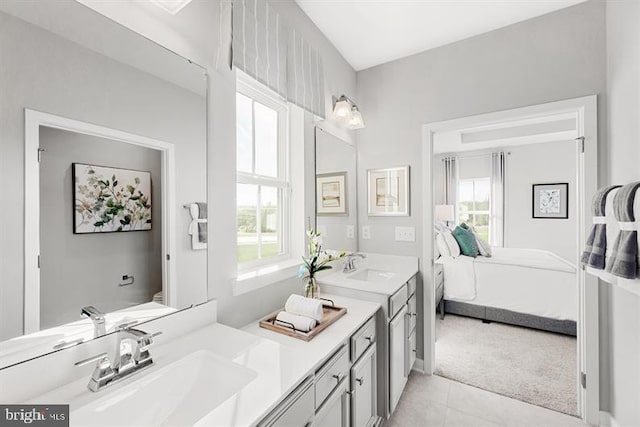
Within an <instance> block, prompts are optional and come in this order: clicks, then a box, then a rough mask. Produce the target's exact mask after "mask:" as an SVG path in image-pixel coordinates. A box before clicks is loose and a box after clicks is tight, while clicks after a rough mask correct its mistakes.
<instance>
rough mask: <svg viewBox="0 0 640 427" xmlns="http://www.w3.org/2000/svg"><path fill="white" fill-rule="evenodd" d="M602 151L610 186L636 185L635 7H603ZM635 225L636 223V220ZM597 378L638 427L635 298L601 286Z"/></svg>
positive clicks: (639, 67)
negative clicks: (604, 90)
mask: <svg viewBox="0 0 640 427" xmlns="http://www.w3.org/2000/svg"><path fill="white" fill-rule="evenodd" d="M606 16H607V149H608V158H607V159H605V161H606V165H607V166H608V180H607V181H606V182H607V183H610V184H627V183H629V182H633V181H640V120H639V117H640V26H639V25H638V23H639V22H640V2H638V1H608V2H607V10H606ZM636 220H638V218H636ZM600 296H601V299H602V304H601V310H602V311H601V314H602V316H601V319H602V320H603V321H602V322H601V329H600V332H601V336H602V347H601V348H602V351H601V357H602V358H603V360H604V361H605V362H608V363H607V364H606V366H605V367H604V369H603V372H602V375H601V378H602V379H603V386H608V387H607V389H608V390H607V391H608V392H609V393H610V395H609V396H608V404H609V406H608V409H609V411H610V412H611V414H612V415H613V417H614V418H615V419H616V421H617V422H618V424H619V425H621V426H640V332H639V331H640V296H638V294H632V293H631V292H629V291H626V290H624V289H620V288H618V287H611V286H610V285H607V284H601V292H600Z"/></svg>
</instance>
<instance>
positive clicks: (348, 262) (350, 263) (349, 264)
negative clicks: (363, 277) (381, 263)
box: [342, 252, 367, 273]
mask: <svg viewBox="0 0 640 427" xmlns="http://www.w3.org/2000/svg"><path fill="white" fill-rule="evenodd" d="M366 257H367V256H366V255H365V254H359V253H356V252H353V253H350V254H347V255H346V257H345V259H344V267H343V268H342V272H343V273H351V272H352V271H355V270H356V266H355V258H362V259H364V258H366Z"/></svg>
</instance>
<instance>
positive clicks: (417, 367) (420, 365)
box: [411, 359, 424, 374]
mask: <svg viewBox="0 0 640 427" xmlns="http://www.w3.org/2000/svg"><path fill="white" fill-rule="evenodd" d="M411 370H412V371H416V372H419V373H421V374H424V360H422V359H416V363H414V364H413V368H412V369H411Z"/></svg>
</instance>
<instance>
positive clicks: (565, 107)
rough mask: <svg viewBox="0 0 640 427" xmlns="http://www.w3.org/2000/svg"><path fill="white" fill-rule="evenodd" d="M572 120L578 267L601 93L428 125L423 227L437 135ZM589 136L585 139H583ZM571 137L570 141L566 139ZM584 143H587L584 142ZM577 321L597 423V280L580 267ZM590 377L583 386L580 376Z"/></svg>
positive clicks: (588, 407)
mask: <svg viewBox="0 0 640 427" xmlns="http://www.w3.org/2000/svg"><path fill="white" fill-rule="evenodd" d="M554 115H555V116H560V115H562V116H569V117H571V118H573V119H575V130H574V132H573V136H572V138H575V139H576V142H577V143H576V158H577V168H576V169H577V174H576V175H577V176H576V184H577V185H576V187H577V188H576V193H577V198H576V200H577V209H576V211H577V248H578V253H577V254H576V258H575V264H576V266H580V262H579V258H580V250H581V248H583V247H584V244H585V242H586V238H587V235H588V232H589V229H588V228H589V227H590V225H591V220H590V217H591V214H590V212H591V200H592V198H593V195H594V194H595V193H596V191H597V189H598V182H597V181H598V178H597V170H598V126H597V95H590V96H585V97H580V98H574V99H568V100H563V101H556V102H550V103H546V104H539V105H533V106H528V107H522V108H515V109H511V110H504V111H498V112H493V113H488V114H480V115H476V116H469V117H463V118H459V119H453V120H446V121H440V122H435V123H429V124H426V125H424V126H423V128H422V139H423V144H422V147H423V149H422V163H423V167H424V172H423V176H422V185H423V194H422V196H423V212H424V214H423V215H424V224H433V221H434V218H433V206H434V205H435V188H434V180H433V175H434V174H433V170H434V159H433V158H434V156H433V147H434V142H435V135H436V133H438V132H446V131H453V130H461V129H469V128H478V127H483V126H495V125H496V124H500V123H506V122H513V121H517V120H523V119H532V118H543V117H547V116H554ZM582 138H584V139H582ZM567 139H569V138H567ZM581 140H582V141H581ZM433 237H434V236H433V227H429V226H425V227H424V231H423V242H424V243H423V265H424V281H423V283H424V291H423V309H425V311H424V313H425V315H424V319H425V325H424V343H425V346H424V371H425V373H426V374H428V375H432V374H433V371H434V369H435V310H432V309H430V308H429V307H434V306H435V295H434V292H433V265H434V260H433V253H434V238H433ZM577 288H578V321H577V343H578V345H577V353H578V354H577V361H578V363H577V365H578V366H577V367H576V369H577V383H576V389H577V394H578V411H579V414H580V416H581V417H582V419H583V420H584V421H585V422H586V423H588V424H592V425H598V422H599V410H600V384H599V378H600V373H599V370H600V365H599V325H598V319H599V316H598V280H597V279H596V278H595V277H593V276H590V275H587V274H585V271H584V269H582V268H578V269H577ZM582 374H584V375H585V378H587V377H588V378H589V381H585V382H586V387H583V386H582V381H581V376H582Z"/></svg>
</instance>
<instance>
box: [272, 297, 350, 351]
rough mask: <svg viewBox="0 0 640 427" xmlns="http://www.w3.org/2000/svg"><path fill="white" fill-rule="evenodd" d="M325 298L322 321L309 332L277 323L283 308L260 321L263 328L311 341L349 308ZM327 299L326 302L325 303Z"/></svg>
mask: <svg viewBox="0 0 640 427" xmlns="http://www.w3.org/2000/svg"><path fill="white" fill-rule="evenodd" d="M321 299H322V300H323V303H322V311H323V316H322V322H320V323H318V325H317V326H316V327H315V328H313V329H312V330H310V331H309V332H304V331H301V330H299V329H296V328H294V327H293V325H291V326H285V325H283V324H281V322H278V323H280V324H278V323H276V316H277V315H278V313H280V312H281V311H282V310H278V311H275V312H273V313H271V314H270V315H268V316H267V317H265V318H264V319H262V320H261V321H260V323H259V325H260V327H261V328H265V329H269V330H271V331H274V332H278V333H279V334H283V335H288V336H290V337H293V338H298V339H300V340H303V341H311V340H312V339H313V337H315V336H316V335H318V334H319V333H320V332H322V331H323V330H325V329H326V328H327V327H328V326H329V325H331V324H332V323H334V322H335V321H336V320H338V319H339V318H341V317H342V316H344V315H345V314H347V309H346V308H345V307H336V305H335V304H334V303H333V301H331V300H328V299H324V298H321ZM325 301H326V303H325Z"/></svg>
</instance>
